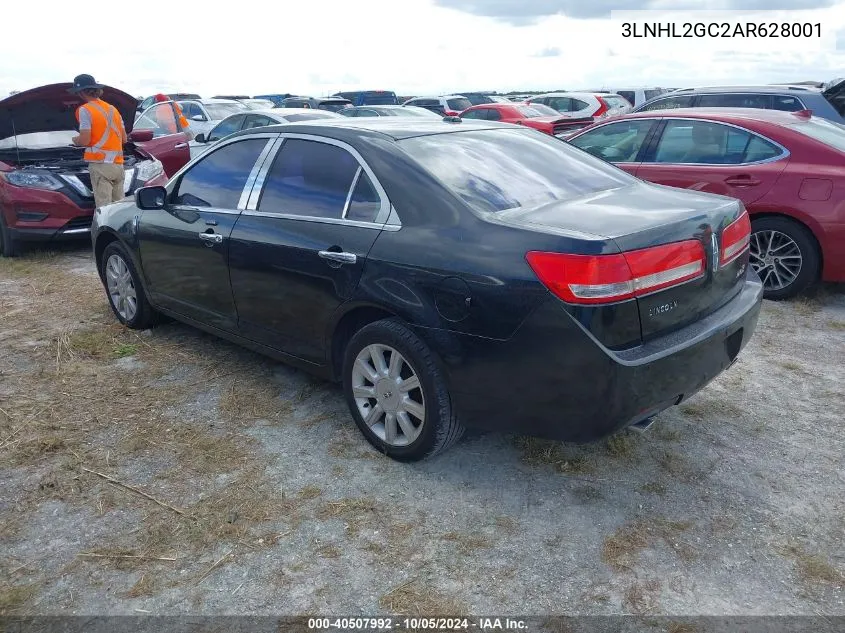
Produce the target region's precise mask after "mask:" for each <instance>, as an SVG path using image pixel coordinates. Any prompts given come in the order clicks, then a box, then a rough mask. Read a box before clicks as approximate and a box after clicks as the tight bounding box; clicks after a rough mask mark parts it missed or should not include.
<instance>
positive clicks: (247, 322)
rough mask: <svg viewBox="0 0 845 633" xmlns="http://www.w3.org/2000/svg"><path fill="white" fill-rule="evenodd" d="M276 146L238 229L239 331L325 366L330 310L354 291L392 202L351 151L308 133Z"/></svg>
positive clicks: (235, 283) (234, 263)
mask: <svg viewBox="0 0 845 633" xmlns="http://www.w3.org/2000/svg"><path fill="white" fill-rule="evenodd" d="M277 145H279V146H280V147H279V148H278V150H277V151H276V153H275V155H274V156H272V157H271V158H270V159H268V160H267V161H266V162H265V165H264V167H263V168H262V170H261V171H260V172H259V174H258V177H257V179H256V184H255V187H254V188H253V192H252V195H251V196H250V198H249V202H248V204H247V208H246V210H245V211H244V212H243V214H242V215H241V217H240V218H239V219H238V221H237V224H236V225H235V228H234V230H233V232H232V238H231V248H230V255H229V257H230V259H229V261H230V276H231V280H232V288H233V291H234V297H235V304H236V306H237V311H238V325H239V329H240V332H241V333H242V334H243V335H244V336H246V337H248V338H250V339H252V340H254V341H258V342H260V343H263V344H265V345H269V346H271V347H273V348H275V349H278V350H280V351H283V352H286V353H288V354H291V355H293V356H297V357H299V358H302V359H305V360H308V361H311V362H314V363H318V364H322V363H324V362H325V361H326V352H327V350H326V348H325V345H326V333H327V328H328V324H329V322H330V319H331V316H332V313H334V311H335V310H336V309H337V308H338V306H340V304H341V303H343V302H344V301H346V300H347V299H349V298H350V297H351V296H352V293H353V292H354V291H355V288H356V287H357V285H358V281H359V279H360V277H361V273H362V271H363V269H364V264H365V261H366V259H367V255H368V253H369V251H370V248H371V247H372V245H373V243H374V242H375V240H376V237H378V235H379V232H380V231H381V230H382V227H383V225H384V223H385V222H386V220H387V217H388V215H389V213H390V203H389V202H388V200H387V196H386V194H385V193H384V190H383V189H382V188H381V186H380V185H379V184H378V182H377V181H376V179H375V177H374V176H373V174H372V172H371V171H370V169H369V168H368V167H367V166H366V165H365V164H364V162H363V160H362V159H361V157H360V155H359V154H358V153H357V152H356V151H355V150H354V149H352V148H351V147H350V146H349V145H347V144H345V143H342V142H340V141H335V140H331V139H326V138H323V137H316V136H310V135H304V134H283V135H282V139H280V140H279V141H278V144H277Z"/></svg>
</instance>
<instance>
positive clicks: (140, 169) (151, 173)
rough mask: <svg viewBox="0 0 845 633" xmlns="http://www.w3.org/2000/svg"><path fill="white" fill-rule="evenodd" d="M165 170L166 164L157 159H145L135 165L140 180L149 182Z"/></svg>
mask: <svg viewBox="0 0 845 633" xmlns="http://www.w3.org/2000/svg"><path fill="white" fill-rule="evenodd" d="M163 172H164V166H163V165H162V164H161V161H160V160H157V159H153V160H144V161H141V162H140V163H138V164H137V165H135V173H136V175H137V176H138V180H139V181H140V182H148V181H150V180H152V179H153V178H155V177H156V176H160V175H161V174H162V173H163Z"/></svg>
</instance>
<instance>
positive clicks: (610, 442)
mask: <svg viewBox="0 0 845 633" xmlns="http://www.w3.org/2000/svg"><path fill="white" fill-rule="evenodd" d="M635 447H636V441H635V440H634V439H633V437H632V436H631V434H630V433H617V434H616V435H611V436H610V437H609V438H607V440H605V448H606V449H607V452H608V453H610V454H611V455H613V456H614V457H620V458H625V457H631V456H632V455H633V454H634V450H635Z"/></svg>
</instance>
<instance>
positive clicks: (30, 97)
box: [0, 83, 138, 140]
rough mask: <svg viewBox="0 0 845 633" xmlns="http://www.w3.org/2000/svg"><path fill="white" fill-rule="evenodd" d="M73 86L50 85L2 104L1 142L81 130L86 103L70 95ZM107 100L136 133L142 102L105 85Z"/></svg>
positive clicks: (127, 126) (125, 123) (63, 84)
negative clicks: (80, 119)
mask: <svg viewBox="0 0 845 633" xmlns="http://www.w3.org/2000/svg"><path fill="white" fill-rule="evenodd" d="M72 86H73V84H72V83H60V84H50V85H47V86H41V87H39V88H33V89H31V90H25V91H24V92H19V93H17V94H14V95H12V96H10V97H6V98H5V99H3V100H2V101H0V140H3V139H8V138H11V137H13V136H15V135H21V134H32V133H36V132H58V131H61V130H75V129H77V127H78V124H77V121H76V109H77V108H78V107H79V106H80V105H82V100H81V99H80V98H79V97H77V96H76V95H73V94H71V93H70V92H68V89H70V88H71V87H72ZM103 100H104V101H106V102H107V103H110V104H112V105H113V106H114V107H116V108H117V109H118V111H119V112H120V115H121V116H122V117H123V125H124V127H125V128H126V132H127V133H129V132H130V131H132V123H133V122H134V120H135V108H136V107H137V105H138V100H137V99H136V98H135V97H133V96H132V95H130V94H128V93H126V92H123V91H122V90H118V89H117V88H112V87H111V86H103Z"/></svg>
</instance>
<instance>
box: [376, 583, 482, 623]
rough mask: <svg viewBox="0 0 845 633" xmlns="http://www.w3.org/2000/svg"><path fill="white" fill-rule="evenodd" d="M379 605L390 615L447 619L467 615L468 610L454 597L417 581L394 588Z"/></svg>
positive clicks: (380, 600) (382, 598) (384, 596)
mask: <svg viewBox="0 0 845 633" xmlns="http://www.w3.org/2000/svg"><path fill="white" fill-rule="evenodd" d="M379 605H380V606H381V607H382V608H383V609H386V610H387V611H389V612H390V613H394V614H400V615H409V616H437V617H441V616H444V617H448V616H461V615H465V614H467V613H469V608H468V607H467V606H466V605H465V604H463V603H461V602H460V601H458V600H457V599H455V597H454V596H452V595H449V594H448V593H446V592H443V591H439V590H437V589H436V588H434V587H432V586H431V585H429V584H428V583H427V582H425V581H423V580H419V579H412V580H409V581H407V582H405V583H402V584H401V585H398V586H396V587H394V588H393V589H391V590H390V591H388V592H387V593H386V594H384V595H383V596H382V597H381V598H379Z"/></svg>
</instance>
